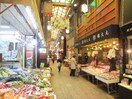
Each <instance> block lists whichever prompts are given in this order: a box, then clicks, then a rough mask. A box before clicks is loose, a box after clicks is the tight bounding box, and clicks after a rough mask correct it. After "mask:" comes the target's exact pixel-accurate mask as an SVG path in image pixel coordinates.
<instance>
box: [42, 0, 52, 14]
mask: <svg viewBox="0 0 132 99" xmlns="http://www.w3.org/2000/svg"><path fill="white" fill-rule="evenodd" d="M52 5H53V4H52V3H51V2H44V16H51V17H52V16H53V14H52Z"/></svg>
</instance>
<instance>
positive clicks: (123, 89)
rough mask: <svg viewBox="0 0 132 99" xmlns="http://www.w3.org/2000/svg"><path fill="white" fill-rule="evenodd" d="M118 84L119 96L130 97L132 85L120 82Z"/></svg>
mask: <svg viewBox="0 0 132 99" xmlns="http://www.w3.org/2000/svg"><path fill="white" fill-rule="evenodd" d="M118 85H119V98H120V99H132V87H131V86H129V85H124V84H121V83H120V84H118Z"/></svg>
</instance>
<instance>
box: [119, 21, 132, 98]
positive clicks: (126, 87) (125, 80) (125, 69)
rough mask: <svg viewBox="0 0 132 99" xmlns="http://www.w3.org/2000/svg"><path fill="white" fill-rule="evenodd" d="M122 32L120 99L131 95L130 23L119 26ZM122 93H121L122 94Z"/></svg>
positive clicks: (131, 40)
mask: <svg viewBox="0 0 132 99" xmlns="http://www.w3.org/2000/svg"><path fill="white" fill-rule="evenodd" d="M121 30H122V33H123V39H122V42H123V43H122V46H123V60H122V62H123V65H122V68H121V67H120V69H121V71H120V72H121V74H122V76H121V83H119V96H120V99H126V98H127V99H130V98H131V97H132V94H131V93H132V65H131V64H132V23H130V24H127V25H124V26H123V27H121ZM122 93H123V94H122Z"/></svg>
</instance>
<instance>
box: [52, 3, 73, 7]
mask: <svg viewBox="0 0 132 99" xmlns="http://www.w3.org/2000/svg"><path fill="white" fill-rule="evenodd" d="M53 5H54V6H62V7H71V4H70V3H60V2H53Z"/></svg>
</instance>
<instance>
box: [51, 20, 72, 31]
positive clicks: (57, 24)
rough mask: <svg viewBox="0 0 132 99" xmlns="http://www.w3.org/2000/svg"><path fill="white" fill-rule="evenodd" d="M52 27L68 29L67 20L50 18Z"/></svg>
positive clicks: (68, 23)
mask: <svg viewBox="0 0 132 99" xmlns="http://www.w3.org/2000/svg"><path fill="white" fill-rule="evenodd" d="M51 23H52V27H53V28H56V29H65V28H67V29H69V25H70V22H69V19H68V18H60V17H56V18H54V17H52V18H51Z"/></svg>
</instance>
